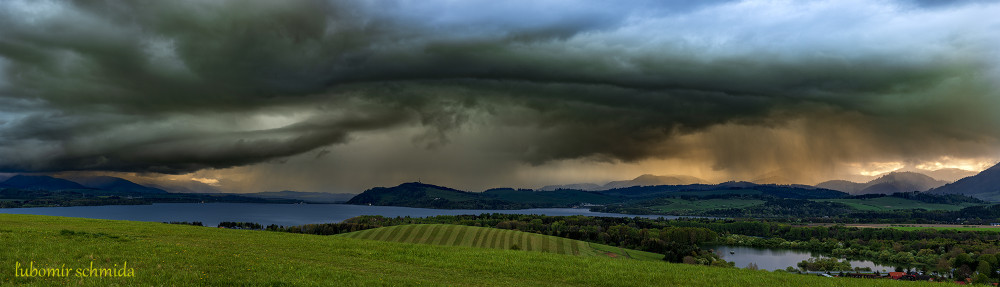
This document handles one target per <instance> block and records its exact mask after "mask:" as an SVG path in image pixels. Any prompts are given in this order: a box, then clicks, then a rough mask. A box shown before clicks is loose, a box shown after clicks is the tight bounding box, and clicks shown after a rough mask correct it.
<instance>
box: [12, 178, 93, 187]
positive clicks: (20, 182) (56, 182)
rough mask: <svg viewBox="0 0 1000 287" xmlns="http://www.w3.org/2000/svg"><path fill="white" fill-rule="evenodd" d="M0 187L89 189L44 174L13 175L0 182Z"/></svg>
mask: <svg viewBox="0 0 1000 287" xmlns="http://www.w3.org/2000/svg"><path fill="white" fill-rule="evenodd" d="M0 187H12V188H20V189H30V190H65V189H89V188H87V187H86V186H83V185H81V184H79V183H76V182H72V181H69V180H65V179H61V178H55V177H51V176H45V175H15V176H13V177H11V178H8V179H7V180H5V181H4V182H2V183H0Z"/></svg>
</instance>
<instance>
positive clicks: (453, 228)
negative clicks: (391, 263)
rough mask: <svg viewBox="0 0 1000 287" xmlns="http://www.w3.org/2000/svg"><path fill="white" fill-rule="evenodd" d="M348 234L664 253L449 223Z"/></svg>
mask: <svg viewBox="0 0 1000 287" xmlns="http://www.w3.org/2000/svg"><path fill="white" fill-rule="evenodd" d="M337 236H344V237H349V238H358V239H369V240H381V241H392V242H405V243H421V244H434V245H445V246H468V247H478V248H493V249H517V250H525V251H539V252H549V253H556V254H566V255H576V256H601V257H615V258H632V259H639V260H651V261H659V260H663V254H656V253H650V252H645V251H639V250H631V249H624V248H618V247H613V246H608V245H603V244H596V243H590V242H585V241H579V240H573V239H568V238H562V237H555V236H549V235H542V234H535V233H529V232H521V231H517V230H508V229H496V228H486V227H475V226H464V225H449V224H410V225H397V226H389V227H382V228H375V229H368V230H362V231H355V232H351V233H344V234H339V235H337Z"/></svg>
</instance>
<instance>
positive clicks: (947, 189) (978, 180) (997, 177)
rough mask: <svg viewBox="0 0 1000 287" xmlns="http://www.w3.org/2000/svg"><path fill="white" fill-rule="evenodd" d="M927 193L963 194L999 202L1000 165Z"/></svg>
mask: <svg viewBox="0 0 1000 287" xmlns="http://www.w3.org/2000/svg"><path fill="white" fill-rule="evenodd" d="M928 193H937V194H963V195H967V196H971V197H975V198H979V199H983V200H990V201H1000V164H997V165H994V166H993V167H990V168H988V169H986V170H984V171H982V172H980V173H979V174H977V175H974V176H970V177H966V178H963V179H959V180H958V181H956V182H953V183H949V184H946V185H944V186H941V187H938V188H934V189H931V190H929V191H928Z"/></svg>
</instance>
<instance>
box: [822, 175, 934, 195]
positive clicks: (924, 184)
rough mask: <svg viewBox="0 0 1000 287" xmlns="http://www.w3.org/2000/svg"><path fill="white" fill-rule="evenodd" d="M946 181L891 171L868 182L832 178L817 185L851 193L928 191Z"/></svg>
mask: <svg viewBox="0 0 1000 287" xmlns="http://www.w3.org/2000/svg"><path fill="white" fill-rule="evenodd" d="M946 183H948V182H946V181H941V180H936V179H934V178H931V177H930V176H927V175H924V174H920V173H915V172H890V173H887V174H885V175H882V176H881V177H879V178H876V179H874V180H872V181H869V182H866V183H858V182H851V181H846V180H831V181H826V182H823V183H820V184H817V185H816V187H819V188H826V189H832V190H839V191H843V192H846V193H850V194H892V193H896V192H911V191H927V190H929V189H932V188H935V187H939V186H942V185H945V184H946Z"/></svg>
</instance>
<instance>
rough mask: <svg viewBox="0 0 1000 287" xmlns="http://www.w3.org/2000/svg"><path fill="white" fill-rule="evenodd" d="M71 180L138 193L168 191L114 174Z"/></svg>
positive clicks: (108, 188) (101, 188) (95, 187)
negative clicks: (114, 175)
mask: <svg viewBox="0 0 1000 287" xmlns="http://www.w3.org/2000/svg"><path fill="white" fill-rule="evenodd" d="M70 180H72V181H74V182H77V183H79V184H81V185H83V186H86V187H90V188H94V189H100V190H108V191H121V192H138V193H167V191H165V190H162V189H159V188H155V187H148V186H145V185H141V184H138V183H134V182H131V181H129V180H126V179H124V178H119V177H113V176H87V177H77V178H71V179H70Z"/></svg>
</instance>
